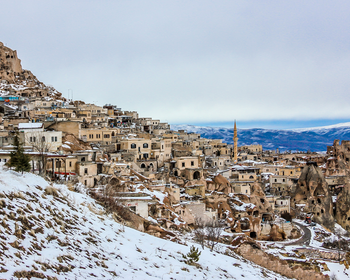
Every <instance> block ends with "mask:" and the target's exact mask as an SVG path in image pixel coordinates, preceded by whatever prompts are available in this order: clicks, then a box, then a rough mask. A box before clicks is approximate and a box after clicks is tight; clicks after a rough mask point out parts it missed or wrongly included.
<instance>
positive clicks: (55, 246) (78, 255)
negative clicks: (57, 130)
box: [0, 169, 285, 279]
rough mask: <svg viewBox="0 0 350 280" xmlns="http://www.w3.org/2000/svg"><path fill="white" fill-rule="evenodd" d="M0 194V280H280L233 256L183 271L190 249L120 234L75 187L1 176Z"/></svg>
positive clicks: (210, 258)
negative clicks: (17, 279)
mask: <svg viewBox="0 0 350 280" xmlns="http://www.w3.org/2000/svg"><path fill="white" fill-rule="evenodd" d="M0 190H1V191H0V221H1V223H0V279H12V277H15V278H28V279H30V278H35V279H37V278H41V279H115V278H122V279H227V278H234V279H285V278H284V277H282V276H280V275H278V274H275V273H272V272H270V271H268V270H266V269H264V268H262V267H260V266H257V265H255V264H253V263H251V262H249V261H246V260H244V259H243V258H242V257H239V256H238V255H235V253H233V252H231V253H230V255H231V256H227V255H221V254H218V253H212V252H210V251H209V249H205V250H203V251H202V253H201V255H200V258H199V261H198V265H196V266H194V265H188V264H186V263H185V262H184V259H183V256H182V254H187V253H188V252H189V250H190V245H191V244H190V243H188V244H186V241H185V240H183V238H182V243H184V244H186V245H180V244H177V243H174V242H171V241H168V240H164V239H159V238H156V237H154V236H151V235H148V234H145V233H142V232H139V231H136V230H133V229H131V228H128V227H123V226H122V225H121V224H119V223H117V222H115V221H114V220H113V218H112V216H107V215H105V213H104V211H103V209H102V208H101V207H100V206H98V205H96V204H95V202H94V200H93V199H91V198H90V197H88V196H87V195H85V194H84V188H83V187H82V186H79V185H77V186H75V188H74V189H72V191H70V190H69V189H68V188H67V186H66V185H56V184H49V183H48V182H46V181H45V180H44V179H42V178H41V177H38V176H36V175H33V174H30V173H24V174H23V175H22V174H20V173H16V172H13V171H4V170H2V169H0ZM223 251H225V248H223Z"/></svg>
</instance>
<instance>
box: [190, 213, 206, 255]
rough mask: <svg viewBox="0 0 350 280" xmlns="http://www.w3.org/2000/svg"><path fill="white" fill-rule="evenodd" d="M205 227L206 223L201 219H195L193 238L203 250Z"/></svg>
mask: <svg viewBox="0 0 350 280" xmlns="http://www.w3.org/2000/svg"><path fill="white" fill-rule="evenodd" d="M205 226H206V223H205V222H204V221H203V220H202V219H201V218H196V219H195V224H194V231H193V232H194V238H195V240H196V241H197V242H198V243H199V244H200V245H201V246H202V249H204V245H205V237H206V232H205Z"/></svg>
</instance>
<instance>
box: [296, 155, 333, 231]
mask: <svg viewBox="0 0 350 280" xmlns="http://www.w3.org/2000/svg"><path fill="white" fill-rule="evenodd" d="M298 204H305V208H304V211H305V212H309V213H311V214H312V215H313V218H312V219H313V220H314V221H315V222H317V223H319V224H321V225H323V226H324V227H326V228H328V229H332V228H333V227H334V216H333V202H332V195H331V193H330V192H329V188H328V184H327V182H326V180H325V178H324V176H323V173H322V171H321V170H320V169H319V168H318V167H317V164H316V163H314V162H308V163H307V165H306V166H305V167H304V169H303V171H302V173H301V175H300V178H299V181H298V184H297V187H296V190H295V193H294V195H293V197H292V205H293V206H294V207H295V205H298Z"/></svg>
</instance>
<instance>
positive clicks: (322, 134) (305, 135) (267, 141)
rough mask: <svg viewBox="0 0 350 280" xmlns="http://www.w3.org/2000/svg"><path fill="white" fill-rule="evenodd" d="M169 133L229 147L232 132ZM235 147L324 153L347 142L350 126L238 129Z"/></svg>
mask: <svg viewBox="0 0 350 280" xmlns="http://www.w3.org/2000/svg"><path fill="white" fill-rule="evenodd" d="M171 129H172V130H179V129H184V130H186V131H187V132H194V133H199V134H200V135H201V136H202V137H204V138H210V139H223V142H225V143H228V144H232V143H233V140H232V138H233V128H222V127H201V126H193V125H172V126H171ZM237 132H238V139H239V140H238V142H239V143H238V144H239V145H240V146H243V145H251V144H260V145H262V146H263V148H264V149H265V150H275V149H277V148H279V149H280V150H281V151H288V150H292V151H308V150H310V151H315V152H320V151H326V150H327V146H329V145H332V144H333V141H334V140H335V139H340V140H349V139H350V123H341V124H337V125H331V126H323V127H314V128H302V129H288V130H287V129H286V130H273V129H262V128H251V129H238V131H237Z"/></svg>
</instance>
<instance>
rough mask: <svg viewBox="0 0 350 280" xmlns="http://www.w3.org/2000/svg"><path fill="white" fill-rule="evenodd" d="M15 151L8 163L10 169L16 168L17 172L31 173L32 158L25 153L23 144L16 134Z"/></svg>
mask: <svg viewBox="0 0 350 280" xmlns="http://www.w3.org/2000/svg"><path fill="white" fill-rule="evenodd" d="M14 146H15V151H13V152H11V155H10V160H9V161H8V163H7V166H8V167H14V168H15V170H16V171H18V172H22V174H23V171H27V172H28V171H30V169H31V166H30V156H29V155H27V154H25V153H24V149H23V146H22V144H21V143H20V141H19V137H18V135H17V134H16V135H15V139H14Z"/></svg>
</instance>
